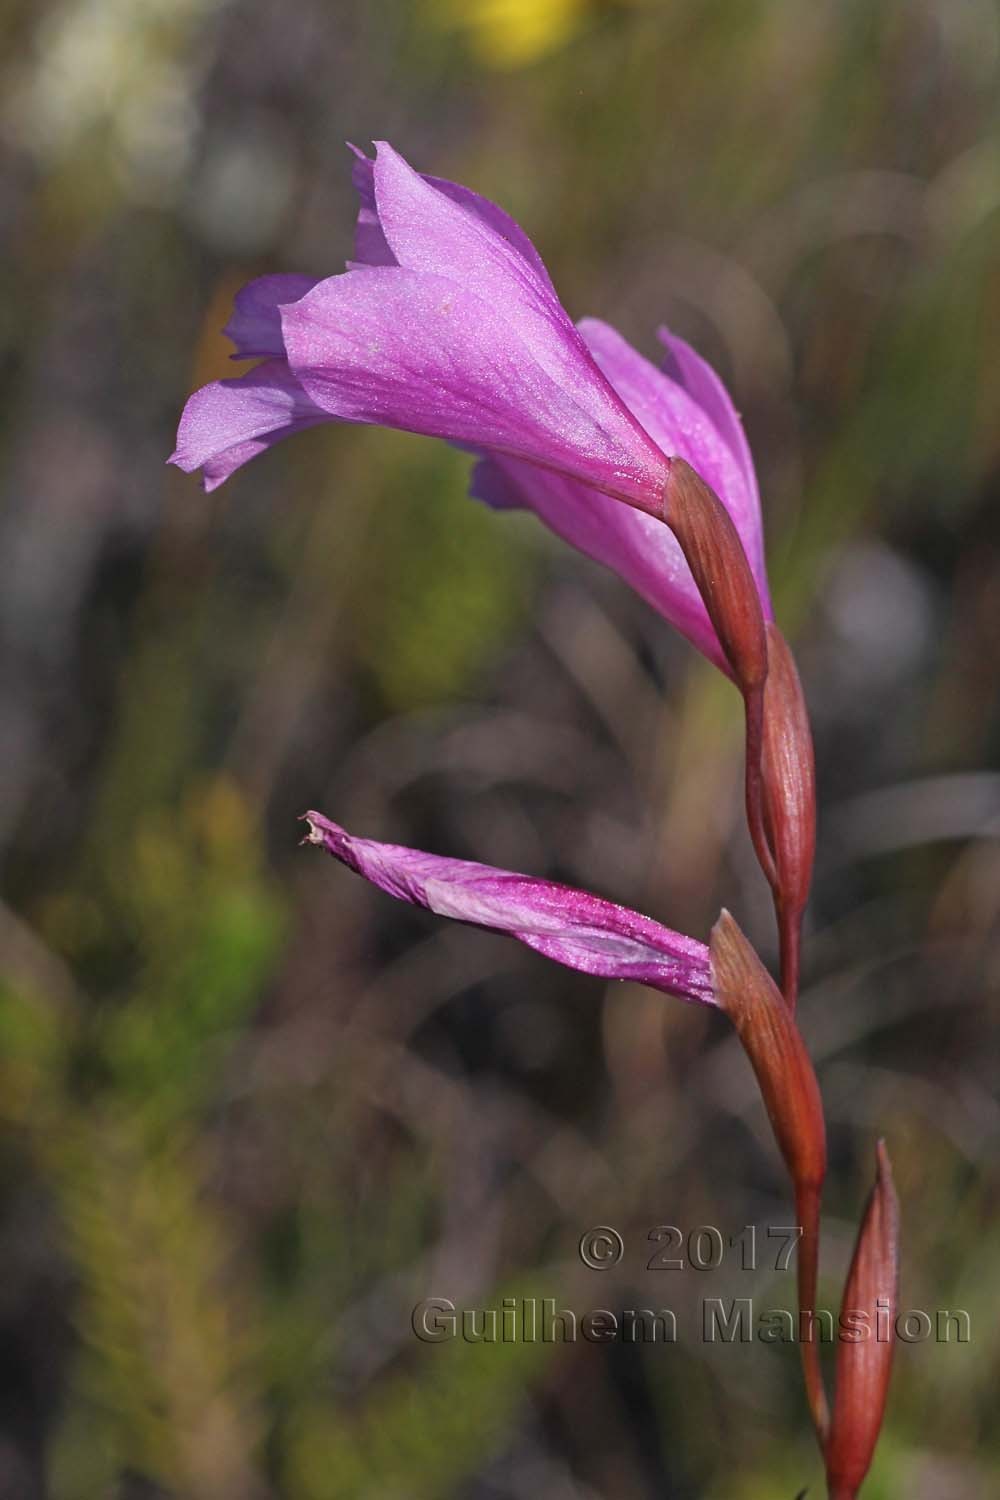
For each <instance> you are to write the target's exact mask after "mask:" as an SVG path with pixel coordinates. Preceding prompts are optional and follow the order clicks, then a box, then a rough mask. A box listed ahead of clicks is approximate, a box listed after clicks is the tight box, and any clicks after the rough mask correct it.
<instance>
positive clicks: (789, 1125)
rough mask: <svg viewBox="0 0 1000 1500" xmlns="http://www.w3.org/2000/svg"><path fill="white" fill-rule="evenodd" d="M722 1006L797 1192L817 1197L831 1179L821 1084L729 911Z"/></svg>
mask: <svg viewBox="0 0 1000 1500" xmlns="http://www.w3.org/2000/svg"><path fill="white" fill-rule="evenodd" d="M709 947H710V950H711V954H712V975H713V979H714V982H715V994H716V999H717V1000H718V1002H719V1005H720V1006H721V1007H722V1009H723V1010H724V1011H725V1012H726V1014H727V1015H728V1016H729V1018H730V1020H731V1021H732V1023H733V1025H734V1026H735V1027H736V1031H737V1033H738V1035H739V1038H740V1041H741V1042H742V1043H743V1048H744V1051H745V1052H746V1054H747V1056H748V1057H749V1059H750V1063H751V1066H752V1067H753V1070H754V1073H755V1074H756V1075H757V1082H758V1083H759V1085H760V1091H761V1094H762V1095H763V1098H764V1104H765V1106H766V1107H767V1113H768V1116H769V1118H770V1121H771V1124H772V1126H773V1127H774V1135H775V1139H776V1140H777V1142H778V1147H779V1149H780V1151H781V1154H782V1156H783V1157H784V1159H785V1164H786V1166H787V1167H788V1171H789V1173H790V1174H791V1178H792V1181H793V1183H794V1184H795V1187H796V1189H798V1190H800V1189H802V1188H807V1187H808V1188H813V1189H818V1188H819V1186H820V1185H821V1184H822V1182H823V1178H824V1176H825V1175H826V1128H825V1125H824V1122H823V1106H822V1101H821V1099H820V1093H819V1084H818V1083H817V1082H816V1074H815V1072H814V1071H813V1065H812V1063H811V1061H810V1059H809V1054H808V1052H807V1051H806V1048H805V1044H804V1042H803V1041H802V1038H801V1036H800V1035H799V1030H798V1027H797V1026H796V1024H795V1021H794V1018H793V1017H792V1014H791V1012H790V1010H789V1008H788V1006H787V1005H786V1004H785V1001H784V999H783V998H782V995H781V991H780V990H779V989H778V987H777V985H776V984H775V982H774V980H773V979H772V978H771V976H770V974H769V973H768V972H767V970H766V969H765V968H764V965H763V964H762V963H761V961H760V959H759V958H758V957H757V955H756V953H755V952H754V950H753V949H752V948H751V946H750V944H749V943H748V942H747V940H746V938H745V937H744V936H743V933H742V932H741V931H740V929H739V927H738V926H737V924H736V922H734V920H733V918H732V917H731V916H730V915H729V913H728V912H727V911H724V912H723V913H722V915H721V916H720V918H719V920H718V921H717V922H716V924H715V926H714V927H713V928H712V936H711V941H710V944H709Z"/></svg>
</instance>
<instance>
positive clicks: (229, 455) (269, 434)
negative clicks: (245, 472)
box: [168, 359, 329, 490]
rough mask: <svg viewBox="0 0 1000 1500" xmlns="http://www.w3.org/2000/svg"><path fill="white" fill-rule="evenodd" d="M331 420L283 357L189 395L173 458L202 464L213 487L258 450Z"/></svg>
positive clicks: (189, 469)
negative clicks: (303, 386) (308, 393)
mask: <svg viewBox="0 0 1000 1500" xmlns="http://www.w3.org/2000/svg"><path fill="white" fill-rule="evenodd" d="M326 421H329V417H328V415H327V413H326V412H325V411H323V409H322V408H321V407H319V406H317V405H316V403H315V402H314V401H313V400H312V399H311V398H310V397H309V396H308V395H307V394H306V392H305V391H304V390H303V389H302V387H301V385H300V384H299V382H298V381H297V380H296V378H295V376H294V375H293V374H292V372H291V370H289V368H288V366H287V364H286V363H285V362H284V360H279V359H270V360H267V361H266V362H265V363H264V364H261V365H257V366H255V368H254V369H252V370H248V371H247V373H246V374H245V375H241V376H239V378H238V379H235V380H216V381H213V382H212V384H211V385H203V386H202V388H201V390H198V391H195V393H194V395H193V396H191V397H190V398H189V399H188V402H187V405H186V406H185V408H184V411H183V413H182V415H181V420H180V426H179V427H178V429H177V447H176V448H175V449H174V452H173V453H172V454H171V455H170V458H169V459H168V463H172V464H176V465H177V467H178V468H179V469H183V470H184V471H185V473H187V474H191V473H193V472H194V470H195V469H201V470H202V475H203V483H204V487H205V489H206V490H214V489H215V488H216V487H217V486H218V485H220V484H222V483H223V481H224V480H226V479H228V478H229V476H230V474H232V473H234V472H235V471H236V470H237V469H238V468H240V467H241V466H242V465H243V464H245V463H249V461H250V459H252V458H256V457H257V455H258V454H259V453H263V452H265V451H266V449H268V448H271V447H273V445H274V444H275V443H278V442H280V441H281V439H282V438H286V437H290V436H291V434H292V433H293V432H300V431H301V430H302V429H303V428H305V427H313V426H315V425H316V423H317V422H326Z"/></svg>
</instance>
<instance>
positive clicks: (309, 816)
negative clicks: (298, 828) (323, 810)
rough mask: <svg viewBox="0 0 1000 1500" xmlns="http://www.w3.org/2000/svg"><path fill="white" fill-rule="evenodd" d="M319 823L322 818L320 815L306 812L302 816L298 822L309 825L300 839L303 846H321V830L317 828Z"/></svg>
mask: <svg viewBox="0 0 1000 1500" xmlns="http://www.w3.org/2000/svg"><path fill="white" fill-rule="evenodd" d="M321 821H322V817H321V814H320V813H314V812H307V813H303V814H302V816H301V817H300V818H299V822H300V823H307V824H308V825H309V826H308V828H307V829H306V831H305V833H304V834H303V836H302V839H301V842H302V843H303V844H322V842H323V830H322V829H321V828H320V826H319V825H320V822H321Z"/></svg>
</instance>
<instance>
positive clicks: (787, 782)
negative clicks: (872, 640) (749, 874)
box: [761, 621, 816, 1007]
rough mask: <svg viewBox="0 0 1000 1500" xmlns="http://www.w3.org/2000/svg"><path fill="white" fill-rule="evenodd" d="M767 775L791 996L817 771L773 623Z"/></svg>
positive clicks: (808, 875) (793, 678) (791, 670)
mask: <svg viewBox="0 0 1000 1500" xmlns="http://www.w3.org/2000/svg"><path fill="white" fill-rule="evenodd" d="M765 630H766V634H767V656H768V672H767V682H766V684H765V687H764V743H763V754H762V757H761V777H762V780H763V787H764V817H765V820H766V824H767V833H768V841H769V843H770V845H771V850H772V852H773V854H774V865H775V887H774V895H775V905H776V907H777V912H778V925H779V928H780V931H781V970H782V980H783V983H784V987H785V996H786V998H787V999H788V1001H789V1003H790V1004H791V1005H792V1006H793V1007H794V1004H795V999H796V994H797V991H798V972H799V935H800V930H801V925H802V913H803V910H804V909H805V905H806V901H807V900H808V899H809V886H810V883H811V881H812V868H813V858H814V856H815V853H816V767H815V761H814V758H813V743H812V733H811V731H810V728H809V714H808V711H807V709H806V703H805V698H804V697H803V694H802V684H801V682H800V681H799V674H798V672H797V671H796V668H795V659H794V657H793V656H792V653H791V650H790V649H789V646H788V643H787V641H786V640H785V638H784V636H783V635H782V633H781V631H780V630H779V629H778V627H777V625H775V624H774V623H773V621H768V622H767V624H766V626H765Z"/></svg>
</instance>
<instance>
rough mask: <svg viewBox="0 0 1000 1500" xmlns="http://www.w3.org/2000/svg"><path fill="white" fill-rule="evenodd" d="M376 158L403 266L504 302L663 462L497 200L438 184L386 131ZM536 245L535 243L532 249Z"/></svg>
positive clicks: (632, 444)
mask: <svg viewBox="0 0 1000 1500" xmlns="http://www.w3.org/2000/svg"><path fill="white" fill-rule="evenodd" d="M376 147H377V150H378V156H377V158H376V160H375V162H374V164H373V167H372V177H373V184H374V194H375V206H376V210H377V214H378V220H379V224H380V226H381V229H382V233H383V234H384V236H385V240H386V243H387V245H388V247H389V249H390V250H391V252H392V254H393V255H394V257H395V259H396V261H397V262H398V264H399V265H400V266H402V267H404V268H406V269H409V270H413V271H420V272H426V273H430V274H432V275H434V276H443V277H445V278H446V279H448V280H450V281H454V282H456V283H458V284H459V285H460V286H461V287H462V288H463V290H464V291H466V292H467V293H469V294H470V295H472V296H474V297H478V298H479V299H480V300H481V301H482V302H483V303H484V304H485V305H486V306H488V307H490V308H491V309H492V308H497V307H500V308H502V309H503V313H504V317H505V319H506V320H507V321H508V322H510V323H512V325H513V327H514V329H515V331H516V334H517V337H518V338H519V340H520V341H521V342H522V343H523V344H524V345H525V346H526V347H527V349H528V350H529V351H530V354H531V357H532V358H533V359H534V361H535V362H536V363H537V364H538V365H539V366H540V367H541V368H542V369H543V370H545V371H546V372H547V373H548V374H549V375H551V376H552V378H553V379H554V380H556V381H557V382H558V383H559V384H561V385H565V386H566V387H567V389H568V390H570V391H571V392H572V393H573V394H574V395H575V398H576V399H577V400H578V401H580V403H581V405H583V406H584V407H585V408H586V409H587V410H588V411H590V412H591V413H592V415H593V417H594V418H595V419H596V420H597V421H598V423H599V424H600V425H601V426H602V427H604V428H605V429H606V430H607V431H608V432H609V433H611V434H612V435H614V437H615V440H616V441H617V442H618V443H620V444H621V446H622V447H623V448H624V449H626V450H628V449H633V450H635V451H636V452H637V453H638V454H639V455H642V454H643V453H645V455H646V461H647V463H648V462H650V461H651V462H652V463H653V465H654V467H658V455H657V454H656V449H655V446H654V444H652V443H651V442H650V439H649V435H648V434H647V433H646V432H645V431H644V430H643V427H642V425H641V423H640V422H639V421H637V420H636V416H635V414H634V413H633V412H632V411H631V410H629V408H628V407H627V405H626V404H623V403H622V402H620V401H618V400H616V399H615V396H614V393H613V392H612V390H611V389H610V387H609V385H608V382H607V381H606V380H605V379H604V377H603V376H602V375H601V373H600V370H599V368H598V365H597V363H596V362H595V360H594V359H593V357H592V355H591V353H590V351H589V349H588V348H587V345H586V342H585V341H584V339H583V338H582V337H581V335H580V332H579V331H578V330H577V328H575V327H574V325H573V322H572V320H571V319H570V317H569V314H568V313H567V312H566V310H565V309H564V307H563V306H562V303H561V302H560V301H559V298H558V297H557V296H556V293H555V289H554V287H553V285H552V282H551V280H550V279H549V275H548V272H547V271H546V270H545V268H544V266H543V265H542V262H541V259H540V257H539V256H538V254H537V252H536V251H535V250H534V247H533V246H532V245H531V243H530V241H529V240H528V239H527V236H526V235H525V234H524V233H523V231H522V230H520V229H519V228H518V227H517V225H516V224H514V222H513V220H511V219H509V218H508V216H507V215H506V214H503V213H501V211H500V209H498V208H497V207H496V206H495V205H494V204H487V203H486V200H484V199H479V200H478V205H479V206H478V208H476V209H472V208H470V206H469V205H468V203H466V202H462V201H459V200H456V199H453V198H452V197H451V196H450V195H449V194H447V193H445V192H442V191H440V190H439V189H438V188H437V187H436V186H432V185H431V184H430V183H429V182H428V181H427V180H426V179H425V178H423V177H421V176H420V174H419V172H415V171H414V170H413V168H412V167H411V166H410V165H409V163H408V162H406V161H404V159H403V158H402V157H401V156H400V155H399V153H398V152H396V151H394V150H393V149H392V147H391V146H390V145H388V144H387V142H385V141H378V142H376ZM528 252H530V253H528Z"/></svg>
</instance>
